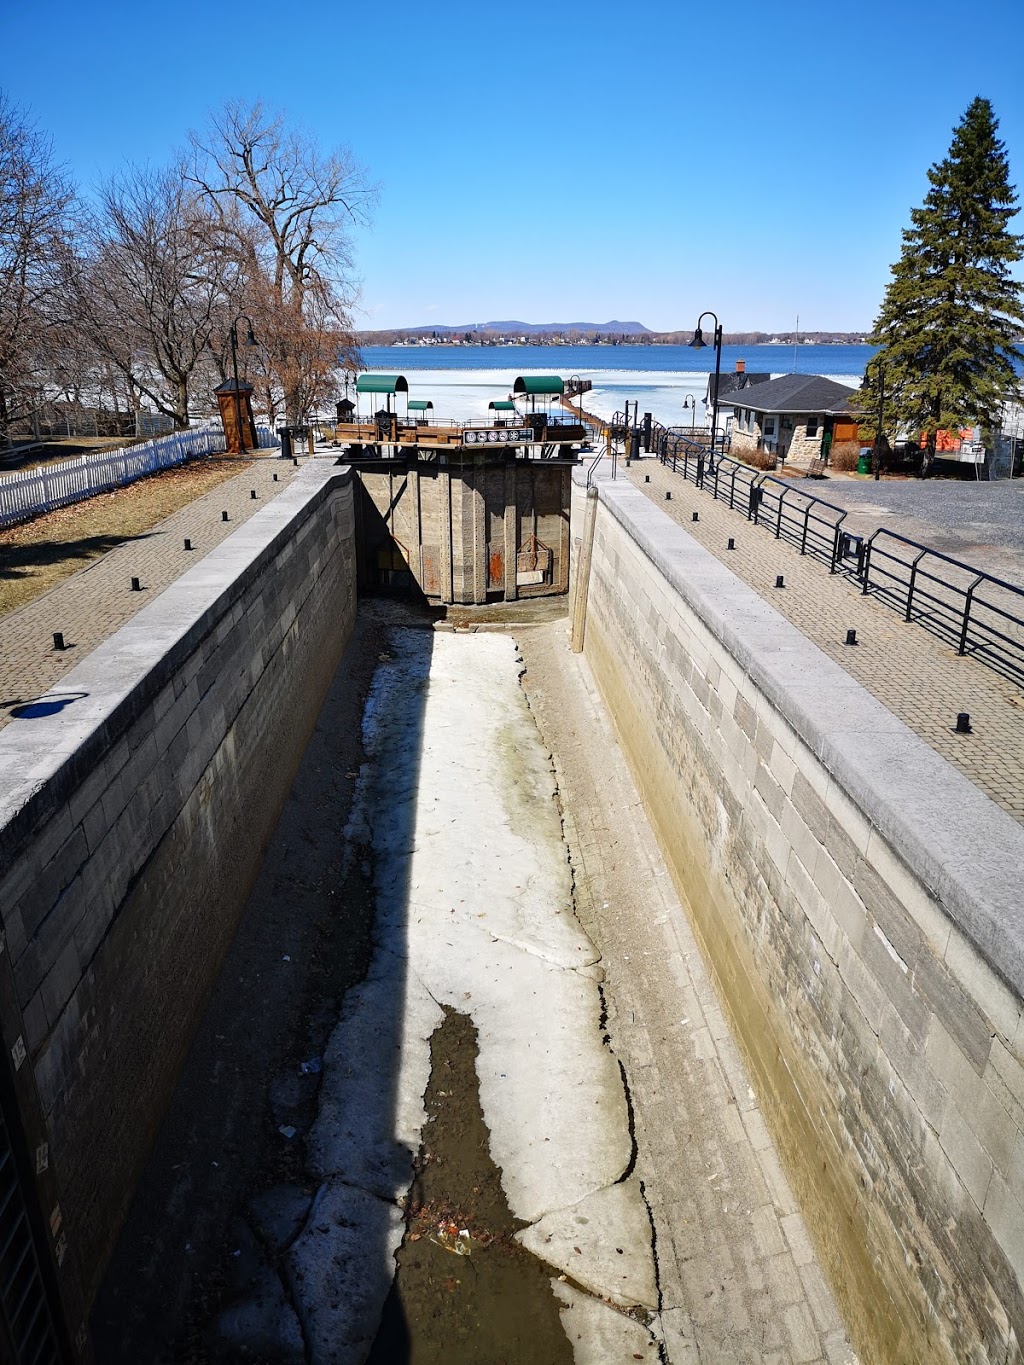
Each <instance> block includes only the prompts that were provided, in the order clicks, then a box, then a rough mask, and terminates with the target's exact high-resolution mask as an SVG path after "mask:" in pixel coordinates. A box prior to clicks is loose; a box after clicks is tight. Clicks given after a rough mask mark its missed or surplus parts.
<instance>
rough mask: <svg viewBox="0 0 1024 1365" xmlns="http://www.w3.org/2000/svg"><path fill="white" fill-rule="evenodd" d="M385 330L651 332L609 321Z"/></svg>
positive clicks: (409, 333)
mask: <svg viewBox="0 0 1024 1365" xmlns="http://www.w3.org/2000/svg"><path fill="white" fill-rule="evenodd" d="M387 330H388V331H390V332H396V333H399V332H400V333H402V334H403V335H405V336H430V334H431V333H432V332H437V333H438V334H439V335H440V334H442V333H443V334H445V335H447V334H449V333H452V334H454V333H459V334H462V335H465V333H466V332H502V333H509V332H515V333H517V334H518V335H520V336H533V335H535V334H536V333H538V332H596V333H600V334H601V335H606V334H608V333H610V332H618V333H620V334H622V335H625V336H639V335H641V334H648V333H650V331H651V329H650V328H649V327H645V326H644V325H643V323H642V322H619V321H618V320H617V319H615V320H613V321H611V322H467V323H465V324H464V325H463V326H461V327H450V326H448V325H447V324H445V325H442V324H440V323H431V324H430V325H429V326H427V327H389V328H388V329H387Z"/></svg>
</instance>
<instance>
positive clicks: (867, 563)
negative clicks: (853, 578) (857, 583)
mask: <svg viewBox="0 0 1024 1365" xmlns="http://www.w3.org/2000/svg"><path fill="white" fill-rule="evenodd" d="M881 529H882V528H881V527H879V530H881ZM877 535H878V531H875V532H873V534H872V535H870V536H869V537H868V539H867V542H866V543H865V544H864V545H862V546H861V549H862V550H863V553H864V564H863V567H861V565H860V564H858V565H857V572H858V573H859V574H862V575H863V578H864V586H863V587H862V588H861V593H860V595H861V597H867V595H868V577H869V575H870V573H871V546H872V545H873V543H874V539H875V536H877Z"/></svg>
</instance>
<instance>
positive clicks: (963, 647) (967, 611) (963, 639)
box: [957, 573, 985, 654]
mask: <svg viewBox="0 0 1024 1365" xmlns="http://www.w3.org/2000/svg"><path fill="white" fill-rule="evenodd" d="M984 581H985V575H984V574H983V573H981V574H979V575H978V577H977V578H976V579H975V580H974V582H973V583H972V584H971V586H970V587H969V588H968V589H967V597H966V599H965V601H964V620H963V625H962V626H961V627H960V648H959V649H958V650H957V653H958V654H966V653H967V627H968V625H969V624H970V620H971V602H972V601H973V600H974V589H975V588H976V587H977V586H978V584H979V583H983V582H984Z"/></svg>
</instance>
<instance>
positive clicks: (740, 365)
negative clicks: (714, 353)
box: [736, 360, 747, 374]
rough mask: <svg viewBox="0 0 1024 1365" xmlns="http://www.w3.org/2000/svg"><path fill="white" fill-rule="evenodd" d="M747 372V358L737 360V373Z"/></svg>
mask: <svg viewBox="0 0 1024 1365" xmlns="http://www.w3.org/2000/svg"><path fill="white" fill-rule="evenodd" d="M746 372H747V362H746V361H745V360H737V362H736V373H737V374H746Z"/></svg>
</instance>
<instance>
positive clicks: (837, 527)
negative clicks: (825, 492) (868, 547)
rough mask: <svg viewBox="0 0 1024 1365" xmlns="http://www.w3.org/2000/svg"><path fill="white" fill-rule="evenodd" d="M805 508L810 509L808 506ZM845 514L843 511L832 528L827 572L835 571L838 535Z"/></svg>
mask: <svg viewBox="0 0 1024 1365" xmlns="http://www.w3.org/2000/svg"><path fill="white" fill-rule="evenodd" d="M807 510H808V511H810V508H808V509H807ZM846 515H847V514H846V513H845V512H844V513H843V515H842V516H841V517H840V518H839V520H838V521H837V522H836V524H835V527H834V528H833V531H832V563H831V564H830V565H829V566H828V571H829V573H835V571H836V563H837V562H838V559H839V537H840V536H841V535H842V530H841V527H842V525H843V522H844V521H845V520H846Z"/></svg>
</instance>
